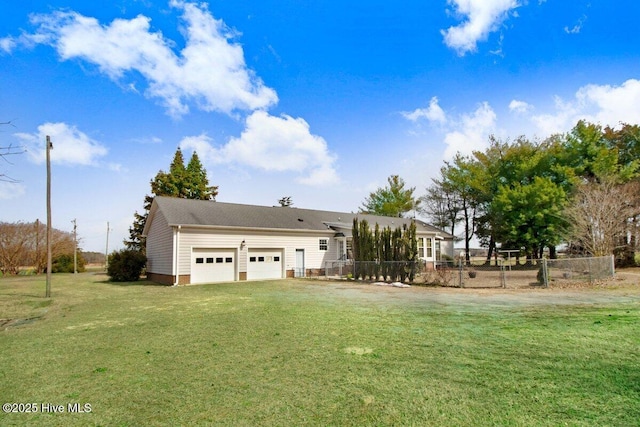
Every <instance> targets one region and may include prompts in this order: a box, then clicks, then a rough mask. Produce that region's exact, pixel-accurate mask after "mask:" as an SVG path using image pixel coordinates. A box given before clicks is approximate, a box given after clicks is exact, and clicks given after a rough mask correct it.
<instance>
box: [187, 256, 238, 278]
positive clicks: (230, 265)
mask: <svg viewBox="0 0 640 427" xmlns="http://www.w3.org/2000/svg"><path fill="white" fill-rule="evenodd" d="M191 256H192V261H191V283H213V282H231V281H234V280H235V278H236V274H235V272H236V267H235V266H236V253H235V250H233V249H194V250H193V253H192V255H191Z"/></svg>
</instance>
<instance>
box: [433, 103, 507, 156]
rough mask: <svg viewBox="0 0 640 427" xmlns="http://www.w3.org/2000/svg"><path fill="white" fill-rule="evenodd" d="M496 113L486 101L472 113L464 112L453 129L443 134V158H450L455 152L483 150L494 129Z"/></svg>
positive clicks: (466, 152) (467, 152)
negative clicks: (444, 146) (444, 144)
mask: <svg viewBox="0 0 640 427" xmlns="http://www.w3.org/2000/svg"><path fill="white" fill-rule="evenodd" d="M496 118H497V117H496V113H495V112H494V111H493V109H492V108H491V106H490V105H489V104H488V103H487V102H483V103H482V104H481V105H480V106H479V107H478V108H477V109H476V111H474V112H473V113H472V114H464V115H462V117H461V119H460V120H459V121H458V122H457V123H456V126H455V129H453V130H452V131H450V132H448V133H447V134H446V135H445V138H444V142H445V143H446V144H447V148H446V149H445V152H444V158H445V159H452V158H453V157H454V156H455V155H456V153H461V154H471V153H472V152H473V151H482V150H484V149H485V148H486V147H487V145H488V141H489V135H491V134H492V133H494V132H495V130H496Z"/></svg>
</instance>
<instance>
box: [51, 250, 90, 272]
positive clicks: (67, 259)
mask: <svg viewBox="0 0 640 427" xmlns="http://www.w3.org/2000/svg"><path fill="white" fill-rule="evenodd" d="M76 262H77V267H78V272H79V273H82V272H83V271H84V258H82V256H81V255H80V254H79V253H78V255H77V256H76ZM51 272H52V273H73V254H63V255H59V256H57V257H56V258H55V259H53V260H52V262H51Z"/></svg>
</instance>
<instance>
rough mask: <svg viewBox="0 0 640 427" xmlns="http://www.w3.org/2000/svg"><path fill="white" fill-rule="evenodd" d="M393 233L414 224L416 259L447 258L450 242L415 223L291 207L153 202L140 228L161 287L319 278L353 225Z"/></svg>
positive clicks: (344, 252) (342, 249)
mask: <svg viewBox="0 0 640 427" xmlns="http://www.w3.org/2000/svg"><path fill="white" fill-rule="evenodd" d="M356 217H357V218H359V219H360V220H362V219H366V220H367V222H368V223H369V224H371V226H374V225H375V224H376V223H377V224H379V225H380V226H381V227H387V226H389V227H391V228H395V227H398V226H402V225H403V224H409V223H410V222H411V221H415V222H416V225H417V228H418V230H417V237H418V246H419V255H420V257H421V258H422V259H424V260H425V261H426V262H427V263H430V264H431V265H432V266H433V265H435V262H436V261H438V260H439V259H440V258H441V257H442V256H445V255H446V256H452V255H453V236H451V235H450V234H448V233H445V232H443V231H442V230H439V229H437V228H435V227H432V226H430V225H429V224H426V223H424V222H422V221H420V220H413V219H407V218H390V217H382V216H375V215H368V214H353V213H344V212H329V211H318V210H310V209H298V208H292V207H267V206H254V205H242V204H234V203H221V202H212V201H204V200H188V199H179V198H170V197H156V198H155V199H154V201H153V203H152V205H151V210H150V212H149V217H148V218H147V222H146V224H145V229H144V233H143V234H144V235H145V236H146V238H147V277H148V278H149V279H150V280H153V281H155V282H159V283H165V284H171V285H173V284H190V283H213V282H229V281H238V280H262V279H279V278H285V277H304V276H308V275H318V274H322V272H323V270H324V267H325V264H326V262H327V261H335V260H338V259H346V258H349V257H350V254H349V250H348V248H349V247H350V240H351V227H352V224H353V219H354V218H356Z"/></svg>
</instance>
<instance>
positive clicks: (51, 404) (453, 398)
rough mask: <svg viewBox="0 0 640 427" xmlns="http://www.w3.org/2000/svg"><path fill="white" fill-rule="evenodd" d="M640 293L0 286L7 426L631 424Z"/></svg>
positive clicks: (297, 285) (638, 384)
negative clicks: (11, 407)
mask: <svg viewBox="0 0 640 427" xmlns="http://www.w3.org/2000/svg"><path fill="white" fill-rule="evenodd" d="M639 288H640V285H638V284H637V283H636V284H632V285H625V286H624V287H616V286H614V287H612V288H611V289H604V290H603V289H599V290H597V291H595V290H590V289H582V290H572V291H571V292H568V291H558V290H552V289H551V290H518V291H515V290H512V291H503V290H498V291H491V293H489V292H488V291H483V292H481V291H473V290H465V289H447V290H443V289H435V288H411V289H396V288H383V287H373V286H369V285H358V284H345V283H331V282H321V281H304V280H293V279H292V280H282V281H274V282H252V283H247V282H245V283H233V284H216V285H204V286H190V287H177V288H171V287H161V286H154V285H151V284H149V283H146V282H140V283H138V284H126V285H116V284H110V283H107V282H106V276H103V275H100V274H95V273H85V274H78V275H76V276H74V275H54V276H53V284H52V295H53V297H52V298H51V299H49V300H47V299H45V298H43V296H44V278H43V277H33V276H32V277H17V278H3V279H1V280H0V319H2V320H0V325H2V326H0V360H1V361H2V363H1V364H0V403H10V402H15V403H25V404H31V403H35V405H28V406H23V407H21V409H31V410H33V409H34V408H35V409H37V410H38V412H37V413H9V414H6V413H0V425H3V426H5V425H29V426H33V425H36V426H37V425H46V426H50V425H60V426H73V425H78V426H87V425H101V426H141V425H145V426H153V425H228V426H255V425H277V426H290V425H291V426H293V425H296V426H297V425H322V426H324V425H339V426H349V425H353V426H364V425H415V426H418V425H419V426H429V425H433V426H442V425H451V426H453V425H455V426H482V425H512V426H533V425H535V426H558V425H570V426H583V425H584V426H587V425H598V426H600V425H609V426H637V425H640V289H639ZM76 403H77V404H79V406H76V407H75V409H78V408H81V409H84V410H85V413H70V412H69V409H70V408H69V407H68V406H67V405H68V404H72V405H73V404H76ZM85 404H90V409H91V411H90V412H87V411H86V410H87V409H88V407H84V405H85ZM56 405H63V409H64V413H52V412H51V411H52V410H53V409H54V408H56ZM43 409H44V410H45V411H46V410H49V411H50V412H48V413H43V412H42V410H43Z"/></svg>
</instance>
